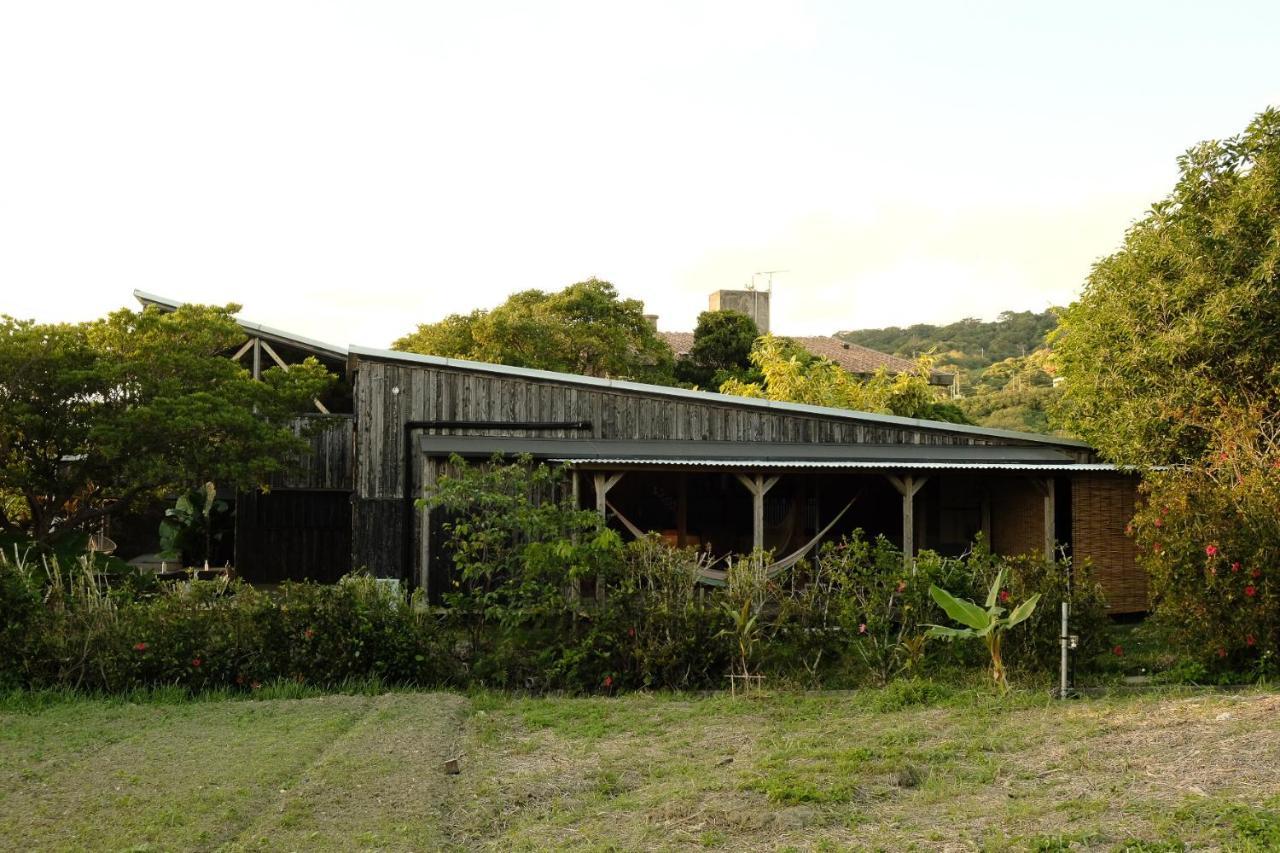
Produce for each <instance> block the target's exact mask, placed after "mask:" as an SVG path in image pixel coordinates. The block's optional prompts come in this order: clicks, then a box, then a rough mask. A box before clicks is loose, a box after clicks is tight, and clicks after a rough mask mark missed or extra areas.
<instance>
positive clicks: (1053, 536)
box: [1032, 477, 1058, 561]
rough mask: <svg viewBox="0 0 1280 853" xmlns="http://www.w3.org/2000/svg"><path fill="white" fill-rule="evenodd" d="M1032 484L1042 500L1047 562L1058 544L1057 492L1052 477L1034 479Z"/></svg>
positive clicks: (1051, 557)
mask: <svg viewBox="0 0 1280 853" xmlns="http://www.w3.org/2000/svg"><path fill="white" fill-rule="evenodd" d="M1032 482H1033V483H1035V484H1036V490H1037V491H1039V492H1040V495H1041V497H1043V498H1044V558H1045V560H1046V561H1048V560H1052V559H1053V556H1054V549H1055V547H1056V546H1057V544H1058V531H1057V514H1058V513H1057V510H1058V506H1057V495H1056V494H1055V492H1056V491H1057V490H1056V489H1055V488H1054V482H1053V478H1052V477H1043V478H1041V477H1036V478H1035V479H1033V480H1032Z"/></svg>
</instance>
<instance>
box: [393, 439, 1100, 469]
mask: <svg viewBox="0 0 1280 853" xmlns="http://www.w3.org/2000/svg"><path fill="white" fill-rule="evenodd" d="M418 441H419V444H418V446H419V447H420V448H421V450H422V452H423V453H425V454H427V455H428V456H447V455H450V454H454V453H457V454H458V455H460V456H470V457H472V458H476V457H488V456H492V455H493V454H495V453H501V454H504V455H507V456H517V455H521V454H525V453H528V454H530V455H532V456H535V457H537V458H539V459H577V460H588V459H633V460H634V459H644V460H648V461H650V462H662V461H672V462H677V463H679V462H682V461H683V460H687V459H691V458H692V459H696V460H699V461H702V462H709V461H713V460H728V461H730V462H738V461H741V460H744V459H745V460H751V461H752V462H755V463H766V462H787V463H790V462H796V463H803V462H832V463H843V462H854V461H862V462H888V463H901V462H911V463H929V462H934V463H938V462H943V463H951V462H959V463H975V462H986V463H994V464H1010V463H1019V464H1028V465H1044V464H1059V465H1070V464H1072V463H1074V462H1075V461H1076V459H1075V457H1074V456H1073V455H1072V453H1070V452H1069V451H1067V450H1064V449H1062V448H1059V447H1045V446H1043V445H1025V444H1020V445H1014V444H834V443H825V442H824V443H819V442H808V443H793V444H787V443H783V442H765V441H691V440H689V439H618V438H594V437H591V436H582V437H577V436H575V437H572V438H564V437H560V438H552V437H546V436H532V435H457V434H447V435H441V434H438V433H436V434H426V435H422V436H421V437H420V438H419V439H418Z"/></svg>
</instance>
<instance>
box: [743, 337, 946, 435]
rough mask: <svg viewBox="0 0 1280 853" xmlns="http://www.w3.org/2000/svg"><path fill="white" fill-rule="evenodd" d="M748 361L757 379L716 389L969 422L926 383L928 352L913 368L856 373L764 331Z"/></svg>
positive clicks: (863, 409) (929, 363)
mask: <svg viewBox="0 0 1280 853" xmlns="http://www.w3.org/2000/svg"><path fill="white" fill-rule="evenodd" d="M751 362H752V364H754V365H755V367H756V369H758V370H759V371H760V374H761V376H762V379H761V381H759V382H744V381H742V380H739V379H730V380H728V381H726V382H725V383H724V384H723V385H721V386H720V390H721V391H722V392H723V393H725V394H737V395H739V396H742V397H763V398H765V399H768V400H782V401H785V402H789V403H808V404H810V405H813V406H832V407H835V408H840V409H854V410H856V411H860V412H879V413H882V414H890V415H899V416H901V417H906V418H922V419H925V420H938V421H949V422H952V423H968V420H967V419H966V418H965V417H964V415H963V413H961V412H960V410H959V409H957V408H956V407H955V406H954V405H952V404H950V403H947V402H944V401H942V400H940V399H939V394H940V392H939V390H938V389H937V388H935V387H934V386H932V385H930V384H929V375H930V372H931V370H932V367H933V365H932V362H931V361H930V360H929V359H928V358H922V359H921V360H920V361H919V362H918V364H917V369H916V370H915V371H914V372H910V373H899V374H897V375H892V374H890V373H888V372H887V371H885V370H883V369H881V370H880V371H879V372H877V373H876V374H875V375H873V376H871V377H870V378H867V379H860V378H859V377H857V376H854V375H853V374H852V373H850V372H849V371H847V370H845V369H844V368H842V367H840V365H838V364H835V363H834V362H831V361H829V360H827V359H824V358H818V357H816V356H814V355H812V354H811V353H808V352H806V351H805V350H804V349H802V348H801V347H800V346H799V345H798V344H796V343H795V342H794V341H791V340H789V339H787V338H779V337H775V336H773V335H765V336H764V337H762V338H760V339H758V340H757V341H756V345H755V347H754V348H753V349H752V351H751Z"/></svg>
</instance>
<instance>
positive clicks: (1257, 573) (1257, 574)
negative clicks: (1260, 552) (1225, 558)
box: [1249, 569, 1262, 578]
mask: <svg viewBox="0 0 1280 853" xmlns="http://www.w3.org/2000/svg"><path fill="white" fill-rule="evenodd" d="M1249 577H1251V578H1260V577H1262V569H1254V570H1253V571H1251V572H1249Z"/></svg>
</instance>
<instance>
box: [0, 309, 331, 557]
mask: <svg viewBox="0 0 1280 853" xmlns="http://www.w3.org/2000/svg"><path fill="white" fill-rule="evenodd" d="M238 307H239V306H235V305H227V306H223V307H210V306H201V305H187V306H183V307H181V308H179V309H177V310H176V311H173V312H164V311H161V310H159V309H157V308H147V309H145V310H143V311H130V310H121V311H117V312H115V313H113V314H110V315H109V316H107V317H105V318H103V319H100V320H95V321H91V322H87V323H75V324H67V323H60V324H41V323H36V322H34V321H31V320H17V319H14V318H12V317H8V316H4V317H0V495H3V497H4V500H3V502H2V503H0V527H3V529H4V530H5V531H6V532H7V533H9V534H11V535H12V534H17V535H24V536H30V537H32V538H34V539H36V540H38V541H41V542H44V541H48V540H49V539H50V538H51V537H53V536H54V535H55V534H58V533H63V532H68V531H73V530H75V529H78V528H83V527H86V526H88V525H90V524H92V523H93V522H95V521H97V520H98V519H100V518H102V517H103V516H106V515H111V514H113V513H118V512H122V511H124V510H126V509H128V508H129V506H130V505H132V504H133V503H134V502H135V501H136V500H138V499H141V498H145V497H148V496H154V495H157V494H161V493H164V492H173V491H185V490H186V489H187V488H190V487H192V486H195V485H197V484H201V483H204V482H207V481H214V482H217V483H219V484H223V485H228V486H237V487H251V486H254V485H257V484H259V483H261V482H263V480H264V479H265V478H266V477H267V476H268V475H269V474H271V473H272V472H274V471H278V470H280V469H282V468H284V467H286V466H287V464H288V460H290V459H291V458H294V457H296V455H297V454H298V453H299V452H300V451H302V450H304V449H305V446H306V445H305V442H304V441H302V440H301V439H300V438H299V437H298V436H296V435H295V434H294V432H293V430H292V429H291V426H290V424H291V422H292V419H293V417H294V416H295V415H296V413H298V412H299V411H305V410H306V408H307V407H308V406H309V404H310V401H311V399H312V398H314V397H315V396H317V395H319V394H320V393H322V392H323V391H324V390H325V389H326V388H327V387H328V385H329V384H330V383H331V381H332V380H333V377H332V375H331V374H329V373H328V371H326V370H325V369H324V368H323V367H322V366H320V365H319V364H318V363H317V362H315V360H314V359H309V360H308V361H307V362H306V363H304V364H299V365H294V366H291V368H290V370H289V371H287V372H286V371H283V370H280V369H278V368H275V369H272V370H268V371H266V372H265V373H264V374H263V376H262V380H263V381H261V382H256V381H254V380H253V379H252V378H251V377H250V375H249V374H248V372H247V371H246V370H245V369H244V368H242V367H241V366H240V365H238V364H236V363H235V362H232V361H231V360H230V359H229V358H227V357H226V355H227V353H228V350H230V349H231V348H233V347H234V346H236V345H238V344H239V343H241V342H243V340H244V332H243V331H242V330H241V329H240V326H239V324H238V323H237V322H236V320H235V318H234V316H233V314H234V312H235V311H236V310H238Z"/></svg>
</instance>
